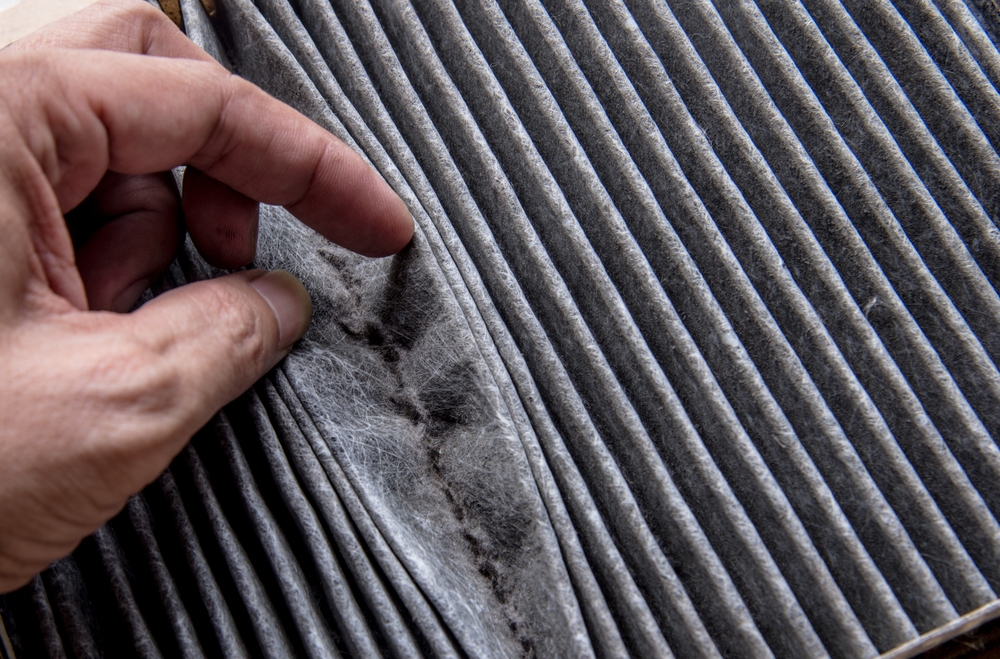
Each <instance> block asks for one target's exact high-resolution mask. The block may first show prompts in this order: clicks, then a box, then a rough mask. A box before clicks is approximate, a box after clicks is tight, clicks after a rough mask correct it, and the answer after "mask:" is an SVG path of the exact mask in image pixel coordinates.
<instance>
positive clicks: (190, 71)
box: [0, 50, 413, 256]
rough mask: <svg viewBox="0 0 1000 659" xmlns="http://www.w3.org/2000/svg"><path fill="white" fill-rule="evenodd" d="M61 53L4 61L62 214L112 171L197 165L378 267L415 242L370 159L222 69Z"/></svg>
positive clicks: (18, 119)
mask: <svg viewBox="0 0 1000 659" xmlns="http://www.w3.org/2000/svg"><path fill="white" fill-rule="evenodd" d="M59 53H60V51H57V50H53V51H45V52H23V53H17V52H14V53H10V54H6V53H0V64H4V63H10V64H12V65H13V66H11V67H5V68H4V70H3V72H0V86H3V87H4V88H12V89H17V88H21V89H25V90H26V92H27V93H26V94H25V95H24V96H19V97H18V98H16V99H13V100H11V99H7V98H3V99H0V108H2V107H3V105H2V104H8V105H14V106H15V107H13V108H11V109H9V110H8V114H10V115H13V119H14V121H15V125H16V126H17V128H18V129H19V131H20V134H21V135H23V136H36V137H35V139H34V140H32V141H30V142H28V147H29V148H30V149H31V151H32V154H33V156H34V158H35V159H36V161H37V162H38V163H40V164H41V165H42V167H43V170H44V171H45V172H46V175H47V177H48V179H49V181H50V182H51V184H52V187H53V189H54V190H55V192H56V196H57V198H58V199H59V201H60V205H61V207H62V208H64V209H67V208H72V207H74V206H76V205H77V204H78V203H80V201H81V200H82V199H83V198H84V197H85V196H86V195H87V194H88V193H89V192H90V191H91V190H93V188H94V186H95V185H96V184H97V182H98V181H99V180H100V177H101V176H102V175H103V172H104V170H106V169H111V170H114V171H117V172H122V173H125V174H149V173H153V172H159V171H164V170H166V169H170V168H171V167H174V166H176V165H178V164H182V163H188V164H190V165H193V166H195V167H197V168H198V169H200V170H201V171H203V172H204V173H205V174H207V175H209V176H211V177H212V178H214V179H216V180H218V181H220V182H222V183H224V184H226V185H228V186H229V187H231V188H232V189H234V190H236V191H237V192H240V193H241V194H243V195H246V196H247V197H250V198H252V199H255V200H257V201H260V202H264V203H268V204H275V205H280V206H286V207H288V209H289V210H290V211H291V212H292V213H293V214H294V215H296V216H297V217H298V218H299V219H300V220H302V221H303V222H305V223H306V224H308V225H309V226H311V227H313V228H314V229H316V230H317V231H319V232H320V233H321V234H323V235H325V236H326V237H327V238H330V239H331V240H333V241H334V242H337V243H339V244H341V245H343V246H345V247H347V248H348V249H352V250H354V251H356V252H359V253H361V254H365V255H367V256H385V255H388V254H392V253H395V252H396V251H398V250H399V249H401V248H402V247H403V246H404V245H405V244H406V243H407V242H408V241H409V239H410V237H411V236H412V234H413V221H412V218H411V217H410V214H409V212H408V211H407V209H406V207H405V206H404V204H403V202H402V201H401V200H400V199H399V197H398V196H397V195H396V194H395V193H394V192H393V191H392V189H391V188H390V187H389V186H388V185H387V184H386V183H385V182H384V181H383V180H382V179H381V178H380V177H379V176H378V175H377V174H376V173H375V172H374V171H373V170H372V169H371V168H370V167H368V165H367V164H366V163H365V162H364V160H362V159H361V157H360V156H358V155H357V154H356V153H354V152H353V151H352V150H351V149H350V148H349V147H347V145H345V144H344V143H343V142H341V141H339V140H338V139H336V138H335V137H334V136H332V135H331V134H329V133H328V132H326V131H325V130H323V129H322V128H320V127H319V126H317V125H316V124H314V123H312V122H310V121H308V120H307V119H306V118H305V117H303V116H302V115H301V114H299V113H298V112H296V111H295V110H293V109H291V108H290V107H288V106H287V105H284V104H283V103H281V102H279V101H277V100H275V99H273V98H271V97H270V96H268V95H267V94H265V93H264V92H262V91H261V90H260V89H258V88H257V87H255V86H253V85H251V84H250V83H248V82H246V81H245V80H242V79H240V78H237V77H235V76H232V75H230V74H229V73H228V72H226V71H225V70H224V69H222V68H221V67H219V66H217V65H214V64H210V63H202V62H194V61H190V60H176V59H167V58H154V57H141V56H137V55H131V54H120V53H94V52H91V51H76V52H74V53H73V56H72V57H71V58H67V57H65V56H63V57H59V56H58V54H59ZM5 59H7V60H8V62H4V60H5ZM9 60H14V61H13V62H10V61H9ZM8 69H10V70H13V74H11V73H9V72H7V70H8ZM12 78H13V79H12ZM81 81H86V82H85V83H84V82H81ZM19 101H20V106H18V105H19V103H18V102H19ZM57 145H59V147H58V153H57V152H56V150H57Z"/></svg>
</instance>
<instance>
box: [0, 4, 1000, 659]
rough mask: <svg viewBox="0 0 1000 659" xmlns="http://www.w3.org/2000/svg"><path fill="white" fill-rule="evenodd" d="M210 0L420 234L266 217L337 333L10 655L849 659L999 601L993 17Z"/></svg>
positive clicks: (12, 642)
mask: <svg viewBox="0 0 1000 659" xmlns="http://www.w3.org/2000/svg"><path fill="white" fill-rule="evenodd" d="M181 4H182V8H183V10H184V20H185V27H186V30H187V32H188V34H189V35H190V36H191V37H192V38H193V39H194V40H195V41H196V42H198V43H199V44H200V45H202V46H203V47H204V48H205V49H206V50H207V51H208V52H209V53H211V54H212V55H213V56H214V57H216V58H217V59H219V60H220V61H221V62H223V63H224V64H225V65H226V66H227V67H229V68H231V69H232V70H233V71H234V72H236V73H238V74H239V75H241V76H243V77H246V78H248V79H249V80H251V81H253V82H255V83H256V84H258V85H260V86H261V87H263V88H264V89H265V90H267V91H268V92H269V93H271V94H273V95H274V96H276V97H278V98H280V99H282V100H284V101H286V102H288V103H290V104H291V105H293V106H294V107H296V108H298V109H299V110H300V111H302V112H304V113H305V114H307V115H308V116H310V117H311V118H313V119H314V120H315V121H317V122H318V123H319V124H320V125H322V126H324V127H325V128H327V129H328V130H330V131H331V132H333V133H334V134H336V135H337V136H338V137H340V138H341V139H343V140H344V141H345V142H347V143H348V144H350V145H351V146H352V147H353V148H354V149H356V150H357V151H359V152H360V153H362V154H363V155H364V157H366V158H367V159H368V161H369V162H370V163H371V164H372V166H373V167H374V168H375V169H376V170H378V172H379V173H380V174H381V175H382V176H383V177H384V178H385V179H386V180H387V181H388V182H389V184H390V185H391V186H392V187H393V188H395V190H396V191H397V192H398V193H399V194H400V196H401V197H402V198H403V199H404V201H405V202H406V203H407V205H408V207H409V208H410V210H411V212H412V213H413V216H414V218H415V220H416V225H417V232H416V235H415V237H414V240H413V242H412V244H411V245H409V246H408V247H407V248H406V249H404V250H403V251H402V252H401V253H400V254H398V255H396V256H394V257H391V258H387V259H381V260H370V259H365V258H362V257H359V256H357V255H354V254H352V253H350V252H347V251H345V250H343V249H341V248H339V247H337V246H335V245H332V244H330V243H328V242H327V241H325V240H324V239H323V238H321V237H320V236H318V235H317V234H315V233H314V232H312V231H311V230H309V229H306V228H304V227H303V226H302V225H300V224H299V223H297V222H296V221H295V220H294V219H293V218H291V217H290V216H289V215H288V214H287V213H286V212H285V211H283V210H282V209H280V208H270V207H266V208H264V209H262V214H261V232H260V250H259V253H258V256H257V258H256V260H255V263H254V266H255V267H261V268H284V269H286V270H289V271H291V272H292V273H294V274H295V275H296V276H297V277H299V278H300V279H301V280H302V281H303V282H305V284H306V287H307V288H308V289H309V292H310V294H311V296H312V299H313V304H314V309H315V317H314V320H313V324H312V327H311V328H310V330H309V332H308V334H307V335H306V337H305V338H304V339H303V340H302V341H301V342H300V343H299V345H298V346H297V347H296V348H295V350H294V351H293V352H292V353H291V355H289V357H288V358H287V359H286V360H285V361H284V362H283V363H282V364H281V365H279V366H278V367H277V368H276V369H275V370H274V371H272V372H271V373H270V374H268V375H267V376H266V377H265V378H264V379H262V380H261V381H260V382H259V383H258V384H257V385H256V386H255V387H254V388H253V389H252V390H251V391H250V392H248V393H247V394H246V395H244V396H242V397H241V398H240V399H238V400H237V401H235V402H234V403H232V404H231V405H229V406H228V407H227V408H226V409H225V410H224V411H223V412H221V413H220V414H219V415H218V417H217V418H216V419H215V420H213V422H212V423H211V424H209V426H208V427H206V428H205V429H203V430H202V431H201V432H200V433H199V434H198V435H197V436H196V437H195V439H194V441H193V442H192V443H191V445H190V446H189V447H188V448H187V449H185V451H184V452H183V453H182V454H181V456H179V457H178V458H177V460H175V461H174V463H173V464H172V465H171V467H170V468H169V470H168V471H167V472H166V473H165V474H164V475H163V476H162V478H160V479H159V481H157V482H156V483H154V484H153V485H151V486H150V487H149V488H147V489H146V490H145V491H144V492H142V493H141V494H140V495H137V496H136V497H135V498H134V499H133V500H132V501H131V502H130V504H129V505H128V507H127V508H126V510H125V511H124V512H123V513H122V514H121V515H119V516H118V517H117V518H115V519H114V520H112V521H111V522H110V523H109V524H108V525H107V526H106V527H105V528H103V529H101V531H99V532H98V533H97V534H96V535H94V536H93V537H91V538H88V539H87V540H85V541H84V543H83V544H82V545H81V547H80V548H79V549H78V550H77V551H76V552H75V553H74V554H73V555H72V556H70V557H68V558H66V559H64V560H62V561H59V562H57V563H56V564H54V565H53V566H52V567H51V568H50V569H49V570H47V571H46V572H45V573H43V574H42V575H40V576H39V577H37V578H36V579H35V580H34V581H33V583H32V584H30V585H29V586H27V587H25V588H24V589H22V590H20V591H17V592H15V593H12V594H10V595H7V596H4V597H0V615H2V619H3V622H4V627H5V629H6V632H7V636H8V638H7V640H9V643H7V640H5V642H4V644H3V645H2V646H0V656H3V655H5V654H9V653H10V651H11V650H13V652H14V654H15V656H17V657H35V656H52V657H63V656H66V657H91V656H108V657H127V656H139V657H216V656H222V657H243V656H262V657H275V658H278V657H287V656H304V657H314V658H319V657H330V656H338V654H344V655H350V656H356V657H374V656H388V657H425V656H427V657H456V658H458V657H574V658H575V657H588V656H595V657H619V656H635V657H670V656H676V657H704V658H709V657H732V658H734V659H735V658H740V659H742V658H745V657H747V658H752V657H762V658H763V657H772V656H774V657H796V658H797V657H823V656H831V657H843V658H845V659H846V658H862V657H874V656H877V655H878V654H879V653H880V652H886V651H888V650H891V649H893V648H895V647H898V646H900V645H901V644H903V643H906V642H907V641H910V640H912V639H914V638H917V637H918V636H919V635H920V634H922V633H926V632H929V631H931V630H933V629H935V628H939V627H941V626H942V625H945V624H947V623H948V622H949V621H953V620H955V619H956V618H958V617H959V616H961V615H963V614H966V613H968V612H970V611H972V610H974V609H977V608H979V607H982V606H984V605H986V604H989V603H991V602H993V601H995V600H996V599H997V595H996V589H997V588H1000V524H998V523H997V517H996V516H997V514H998V513H1000V449H998V447H997V443H996V442H997V440H998V439H1000V372H998V370H997V364H998V363H1000V362H998V359H1000V332H998V331H997V327H1000V296H998V293H997V291H998V284H1000V231H998V227H997V222H998V219H1000V155H998V153H997V147H998V146H1000V93H998V91H997V85H998V83H1000V53H998V51H997V48H996V45H995V41H994V38H995V35H996V34H997V33H998V32H997V30H998V28H1000V13H998V11H997V9H996V7H995V6H994V4H993V3H992V2H986V1H985V0H969V1H968V2H967V3H963V2H961V1H960V0H934V1H933V2H931V1H922V2H918V1H917V0H898V1H895V2H892V3H890V2H888V1H887V0H844V2H842V3H841V2H837V1H836V0H802V1H801V2H777V1H775V0H758V1H757V2H756V3H750V2H742V1H739V0H714V1H709V0H619V1H615V0H459V1H457V2H454V3H452V2H448V1H447V0H344V1H341V0H334V2H333V3H332V5H331V4H330V3H327V2H325V0H253V1H251V0H221V1H220V0H216V4H217V5H218V7H219V10H218V13H217V14H216V15H215V16H214V17H213V18H211V19H210V18H209V17H208V16H207V15H206V14H205V13H204V10H203V9H202V6H201V4H200V3H199V2H197V0H182V3H181ZM216 274H219V273H217V272H214V271H213V270H211V269H210V268H209V267H208V266H206V265H205V263H204V262H203V261H202V260H201V258H200V257H199V256H198V254H197V252H196V251H195V250H194V249H193V248H192V247H191V246H190V245H188V246H187V247H186V248H185V249H184V251H183V253H182V254H181V255H180V257H179V258H178V260H177V262H176V263H175V264H174V265H173V266H172V267H171V269H170V271H169V273H168V274H167V276H165V277H164V280H163V281H162V282H161V283H160V284H158V286H157V288H156V291H154V292H158V291H160V290H163V289H166V288H169V287H172V286H177V285H180V284H183V283H184V282H186V281H190V280H194V279H202V278H205V277H210V276H213V275H216Z"/></svg>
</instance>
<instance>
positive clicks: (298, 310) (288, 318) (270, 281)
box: [249, 270, 312, 350]
mask: <svg viewBox="0 0 1000 659" xmlns="http://www.w3.org/2000/svg"><path fill="white" fill-rule="evenodd" d="M249 283H250V286H252V287H253V289H254V290H255V291H257V292H258V293H260V296H261V297H263V298H264V299H265V300H267V303H268V304H269V305H271V309H272V310H273V311H274V317H275V318H277V319H278V331H279V336H278V349H279V350H284V349H285V348H288V347H289V346H291V345H292V344H293V343H295V342H296V341H298V340H299V339H300V338H302V335H303V334H305V333H306V329H307V328H308V327H309V321H310V319H311V318H312V301H311V300H310V299H309V293H307V292H306V288H305V286H303V285H302V284H301V283H300V282H299V280H298V279H296V278H295V277H294V276H293V275H292V274H291V273H288V272H285V271H284V270H274V271H272V272H269V273H267V274H266V275H264V276H263V277H257V278H256V279H253V280H251V281H250V282H249Z"/></svg>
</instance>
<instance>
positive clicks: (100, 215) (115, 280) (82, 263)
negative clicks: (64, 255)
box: [67, 173, 249, 312]
mask: <svg viewBox="0 0 1000 659" xmlns="http://www.w3.org/2000/svg"><path fill="white" fill-rule="evenodd" d="M67 220H68V221H69V222H70V225H71V226H70V230H71V232H72V231H73V222H77V223H80V224H83V223H90V224H93V225H94V226H89V227H85V229H89V232H88V235H86V236H85V238H86V239H85V240H84V241H83V243H82V244H81V245H80V246H79V247H78V248H77V250H76V265H77V269H78V270H79V271H80V276H81V277H82V278H83V283H84V286H85V288H86V291H87V301H88V305H89V308H90V309H91V310H95V311H117V312H125V311H128V310H129V309H131V308H132V306H133V305H134V304H135V302H136V300H138V299H139V296H140V295H141V294H142V292H143V291H144V290H146V289H147V288H148V287H149V286H150V284H152V282H153V281H155V280H156V279H157V278H159V276H160V275H161V274H162V273H163V271H164V270H166V269H167V266H169V265H170V262H171V261H173V259H174V254H175V253H176V252H177V248H178V247H179V245H180V239H181V232H180V227H181V222H180V208H179V200H178V199H177V188H176V186H175V184H174V180H173V177H172V176H171V175H170V174H159V175H146V176H126V175H123V174H116V173H109V174H108V175H106V176H105V177H104V179H103V180H102V181H101V184H100V185H99V186H98V187H97V189H96V190H95V191H94V192H93V194H91V195H90V197H89V198H88V199H87V202H86V203H85V204H84V205H83V206H81V207H79V208H77V209H75V210H74V212H73V219H72V220H70V219H69V218H67ZM248 260H249V259H248Z"/></svg>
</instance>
